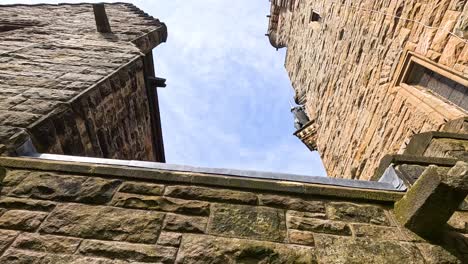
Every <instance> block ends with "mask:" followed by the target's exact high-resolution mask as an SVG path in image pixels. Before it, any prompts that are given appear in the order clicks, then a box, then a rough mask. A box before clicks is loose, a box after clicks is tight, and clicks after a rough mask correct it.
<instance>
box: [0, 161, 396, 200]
mask: <svg viewBox="0 0 468 264" xmlns="http://www.w3.org/2000/svg"><path fill="white" fill-rule="evenodd" d="M55 156H59V155H55ZM60 156H61V155H60ZM64 157H67V156H64ZM68 157H70V156H68ZM77 158H81V157H77ZM84 159H86V158H84ZM88 159H89V158H88ZM99 160H102V162H101V163H91V162H81V161H63V160H51V159H40V158H31V157H0V166H2V167H6V168H14V169H32V170H45V171H58V172H68V173H79V174H93V175H96V176H99V177H119V178H130V179H136V180H145V181H159V182H172V183H174V182H175V183H182V184H199V185H208V186H216V187H227V188H237V189H247V190H256V191H274V192H282V193H289V194H295V195H305V196H326V197H335V198H345V199H354V200H356V199H357V200H366V201H374V202H390V203H391V202H395V201H398V200H399V199H401V198H402V197H403V195H404V193H403V192H398V191H396V190H380V189H366V188H357V187H343V186H335V185H328V184H320V183H304V182H298V181H290V180H283V179H266V178H259V177H256V176H255V175H253V176H251V177H248V176H241V175H229V174H218V173H215V174H214V173H209V172H205V173H204V172H197V171H194V170H190V169H189V168H190V167H187V166H180V169H175V170H168V169H161V168H147V167H142V166H138V163H140V164H142V163H149V162H137V161H119V160H106V159H99ZM106 161H107V162H109V163H110V162H114V163H115V164H104V162H106ZM119 163H120V165H119ZM132 163H133V164H135V165H131V164H132ZM128 164H130V165H128ZM155 164H157V163H155ZM161 164H162V163H159V164H157V165H158V166H159V165H161ZM161 166H162V165H161ZM164 166H167V165H166V164H164ZM169 166H171V165H169ZM172 166H175V165H172ZM156 167H157V166H156ZM184 168H186V169H185V170H184ZM187 168H188V169H187ZM227 172H228V171H227Z"/></svg>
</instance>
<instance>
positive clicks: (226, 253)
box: [0, 158, 468, 264]
mask: <svg viewBox="0 0 468 264" xmlns="http://www.w3.org/2000/svg"><path fill="white" fill-rule="evenodd" d="M0 171H1V173H0V175H1V177H0V179H2V180H1V185H0V186H1V192H0V262H2V263H71V262H73V263H128V262H131V263H136V262H138V263H304V264H305V263H462V258H463V255H458V254H460V252H463V250H466V249H464V248H461V249H453V251H452V248H448V249H449V251H447V250H445V245H443V247H441V246H438V245H433V244H430V243H428V242H426V241H424V240H423V239H422V238H419V237H418V236H416V235H415V234H413V233H411V232H410V231H409V230H407V229H405V228H402V227H400V226H398V225H397V224H396V221H395V218H394V215H393V213H392V210H393V202H394V201H396V200H398V199H400V198H401V197H402V195H403V194H402V193H399V192H391V191H378V190H366V189H355V188H345V187H337V186H327V185H317V184H304V183H294V182H284V181H268V180H258V179H249V178H236V177H231V176H217V175H209V174H199V173H187V172H170V171H160V170H159V171H158V170H151V169H142V168H130V167H112V166H104V165H93V164H80V163H66V162H52V161H45V160H37V159H24V158H21V159H20V158H1V159H0ZM246 186H247V187H246ZM456 217H457V218H456V219H455V218H454V219H452V220H451V221H452V223H451V224H452V229H453V232H457V234H458V235H460V236H462V237H463V236H464V237H465V240H466V239H468V238H467V237H466V236H467V233H468V230H467V226H468V225H467V221H468V220H467V219H468V216H467V215H466V213H465V214H459V215H458V214H457V215H456ZM461 242H462V243H463V241H461ZM458 246H459V247H463V244H460V245H458ZM459 250H461V251H459ZM464 252H465V253H466V251H464Z"/></svg>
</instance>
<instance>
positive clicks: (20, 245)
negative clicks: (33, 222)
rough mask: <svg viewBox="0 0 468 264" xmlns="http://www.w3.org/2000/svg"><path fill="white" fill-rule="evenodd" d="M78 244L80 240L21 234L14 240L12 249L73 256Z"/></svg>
mask: <svg viewBox="0 0 468 264" xmlns="http://www.w3.org/2000/svg"><path fill="white" fill-rule="evenodd" d="M80 242H81V239H77V238H71V237H60V236H51V235H40V234H37V233H23V234H21V235H20V236H19V237H18V238H17V239H16V240H15V243H14V244H13V245H12V247H14V248H17V249H25V250H33V251H40V252H47V253H65V254H73V253H74V252H75V251H76V249H77V248H78V245H79V244H80Z"/></svg>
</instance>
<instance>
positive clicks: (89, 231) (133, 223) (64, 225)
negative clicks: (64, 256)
mask: <svg viewBox="0 0 468 264" xmlns="http://www.w3.org/2000/svg"><path fill="white" fill-rule="evenodd" d="M163 216H164V214H161V213H156V212H151V211H141V210H131V209H119V208H114V207H107V206H87V205H79V204H67V205H60V206H58V207H57V208H56V209H55V210H54V211H52V213H51V214H50V216H49V217H48V218H47V220H46V222H45V223H44V224H43V225H42V226H41V230H40V231H41V232H42V233H48V234H58V235H67V236H75V237H82V238H97V239H103V240H119V241H129V242H140V243H156V241H157V235H158V233H159V230H161V227H162V221H163Z"/></svg>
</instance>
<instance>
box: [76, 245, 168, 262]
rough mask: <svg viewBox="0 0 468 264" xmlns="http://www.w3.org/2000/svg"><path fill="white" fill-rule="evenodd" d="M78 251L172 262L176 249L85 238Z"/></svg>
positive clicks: (111, 256)
mask: <svg viewBox="0 0 468 264" xmlns="http://www.w3.org/2000/svg"><path fill="white" fill-rule="evenodd" d="M79 252H80V253H81V254H83V255H86V256H96V257H106V258H111V259H114V258H115V259H122V260H136V261H141V262H153V263H154V262H157V263H174V259H175V255H176V252H177V249H176V248H172V247H163V246H158V245H140V244H130V243H123V242H105V241H95V240H86V241H83V243H81V245H80V248H79Z"/></svg>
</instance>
